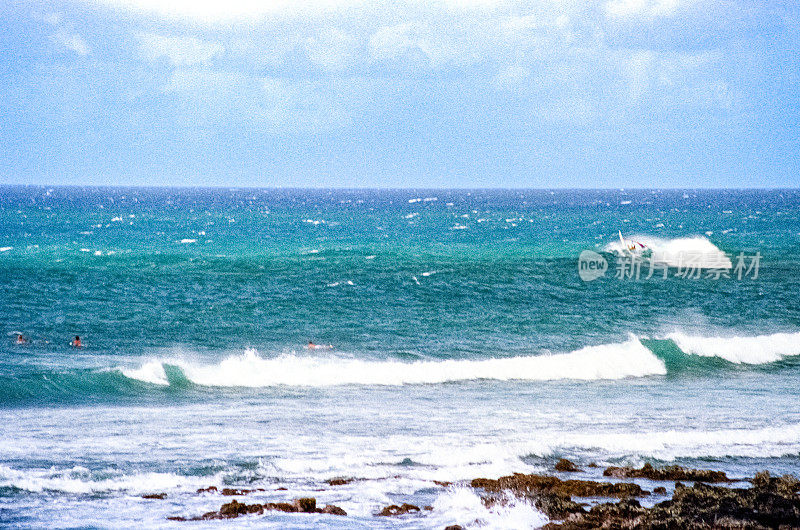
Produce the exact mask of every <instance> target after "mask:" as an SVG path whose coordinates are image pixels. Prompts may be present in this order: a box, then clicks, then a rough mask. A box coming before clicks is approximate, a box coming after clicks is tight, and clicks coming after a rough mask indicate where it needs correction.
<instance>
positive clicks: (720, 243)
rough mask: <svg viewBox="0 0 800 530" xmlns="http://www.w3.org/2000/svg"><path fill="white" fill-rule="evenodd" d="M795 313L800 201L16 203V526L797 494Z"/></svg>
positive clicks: (685, 196) (503, 195)
mask: <svg viewBox="0 0 800 530" xmlns="http://www.w3.org/2000/svg"><path fill="white" fill-rule="evenodd" d="M620 232H621V233H622V235H623V238H625V243H627V241H628V240H630V241H636V242H640V243H642V245H643V246H644V247H646V248H647V249H649V251H651V252H652V253H653V254H660V255H662V256H667V258H665V259H664V263H666V265H665V266H664V267H661V268H659V269H658V270H657V271H656V272H655V274H652V275H648V272H652V271H649V270H648V269H649V267H648V266H643V268H642V271H641V275H640V276H638V275H634V274H632V273H631V270H626V268H625V261H626V256H627V254H626V252H625V251H624V250H622V249H621V248H620V247H621V244H620V241H619V239H620V236H619V233H620ZM586 250H589V251H592V253H596V256H599V257H598V258H597V259H599V260H601V261H604V262H605V263H606V264H607V269H606V270H603V271H601V272H602V274H600V273H598V274H599V275H598V277H597V278H592V279H591V281H586V280H585V279H583V278H582V275H581V274H580V263H579V261H580V260H579V256H581V253H582V252H583V251H586ZM683 252H699V253H700V254H702V257H703V259H706V258H708V257H709V256H711V257H712V258H713V259H714V260H716V261H717V262H719V261H720V260H722V261H723V262H724V260H729V261H728V262H727V263H728V264H729V265H730V267H729V268H727V269H724V270H722V271H719V270H718V271H716V274H714V273H713V272H714V271H712V270H710V269H709V268H708V267H704V266H701V267H700V268H696V267H695V268H693V267H692V266H690V265H691V263H688V262H687V263H688V265H687V266H684V264H683V263H681V262H680V259H679V261H678V262H675V260H676V259H678V258H681V257H682V253H683ZM592 255H595V254H592ZM676 257H677V258H676ZM689 261H691V260H689ZM650 267H652V260H651V261H650ZM664 275H666V276H667V277H666V278H665V277H664ZM648 276H649V277H648ZM798 293H800V191H798V190H788V189H786V190H308V189H285V190H284V189H191V188H186V189H169V188H152V189H147V188H102V187H100V188H91V187H55V188H48V187H22V186H18V187H15V186H5V187H0V329H1V330H2V337H0V338H1V339H2V340H0V359H1V360H2V363H1V364H0V418H1V419H2V421H0V526H3V527H29V528H30V527H35V528H41V527H114V528H119V527H142V526H145V527H170V526H172V527H175V528H183V527H187V526H193V525H196V523H191V522H179V521H172V520H169V519H168V517H185V518H192V517H197V516H200V515H202V514H203V513H205V512H208V511H211V510H217V509H219V507H220V505H221V504H222V503H224V502H228V501H229V500H230V498H229V497H226V496H223V495H220V494H217V493H213V492H205V493H198V491H197V490H198V489H201V488H208V487H210V486H216V487H217V488H219V489H220V490H221V489H222V488H224V487H229V488H248V489H252V490H255V491H254V492H252V493H250V494H249V495H245V496H240V497H235V498H237V499H239V500H242V501H244V502H256V501H258V502H267V501H269V502H278V501H288V502H291V500H292V499H295V498H298V497H309V496H310V497H315V498H316V499H317V502H318V504H321V505H322V504H334V505H336V506H339V507H341V508H343V509H344V510H345V511H346V512H347V514H348V515H347V516H346V517H343V516H338V515H327V514H316V515H314V514H290V513H279V512H268V513H265V514H263V515H248V516H243V517H239V518H237V519H235V520H230V521H224V522H222V523H217V524H224V525H225V526H236V527H239V526H259V527H273V528H443V527H444V526H447V525H450V524H461V525H464V526H465V527H470V526H472V527H483V528H531V527H536V526H541V525H542V524H544V523H546V522H547V518H546V517H545V516H544V515H543V514H542V513H541V512H539V511H538V510H537V509H536V508H535V507H534V506H533V505H531V504H530V503H528V502H526V501H525V500H523V499H508V502H506V503H504V504H498V505H494V506H491V507H487V506H486V505H484V503H482V502H481V499H480V497H479V495H478V493H477V492H475V491H474V490H472V489H471V488H469V487H468V484H469V481H470V480H471V479H473V478H477V477H488V478H497V477H499V476H502V475H508V474H511V473H514V472H521V473H534V472H546V471H548V470H552V468H553V464H554V463H555V461H556V460H558V459H559V458H562V457H564V458H569V459H570V460H572V461H574V462H576V463H577V464H578V465H579V466H580V467H581V468H583V469H585V470H586V471H585V472H584V474H583V475H582V476H593V475H592V473H593V471H592V469H594V468H590V467H589V466H590V465H591V464H594V463H596V464H597V465H598V466H601V467H602V466H605V465H620V464H626V465H636V466H638V465H642V464H643V463H646V462H650V463H653V464H654V465H665V464H680V465H685V466H691V467H700V468H708V469H718V470H722V471H725V472H726V473H728V474H729V475H730V476H733V477H739V478H745V477H750V476H752V475H753V474H754V473H755V472H757V471H759V470H762V469H767V470H769V471H770V472H772V473H777V474H783V473H793V474H796V475H797V474H799V473H800V405H798V404H799V403H800V298H798ZM19 334H21V335H23V336H24V338H25V339H27V340H26V341H25V342H24V343H23V344H17V343H16V338H17V335H19ZM76 335H79V336H80V338H81V341H82V344H83V347H82V348H79V349H77V348H72V347H70V344H69V343H70V341H71V340H72V339H73V338H74V337H75V336H76ZM309 341H313V343H314V344H316V345H318V346H320V347H317V348H313V349H309V348H308V347H307V345H308V343H309ZM334 478H342V479H344V480H342V482H345V483H344V484H338V485H331V484H330V483H329V482H330V481H331V479H334ZM160 493H164V494H166V498H164V499H145V498H143V497H142V496H143V495H148V494H160ZM404 502H407V503H411V504H415V505H418V506H420V507H422V506H430V507H431V508H432V509H429V510H425V509H423V510H421V511H420V512H419V513H414V514H410V515H408V516H403V517H382V516H377V515H375V514H376V513H377V512H379V511H380V510H381V509H382V508H383V507H384V506H387V505H390V504H401V503H404Z"/></svg>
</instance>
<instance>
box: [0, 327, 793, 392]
mask: <svg viewBox="0 0 800 530" xmlns="http://www.w3.org/2000/svg"><path fill="white" fill-rule="evenodd" d="M798 357H800V332H795V333H774V334H767V335H757V336H735V335H730V336H696V335H688V334H686V333H683V332H679V331H676V332H672V333H669V334H667V335H662V336H659V337H656V338H646V337H636V336H634V335H630V337H629V338H628V339H627V340H625V341H623V342H617V343H610V344H602V345H596V346H586V347H584V348H580V349H578V350H574V351H571V352H568V353H556V354H539V355H529V356H517V357H505V358H504V357H499V358H498V357H495V358H483V359H451V360H419V361H414V362H409V361H404V360H400V359H396V358H395V359H391V358H390V359H358V358H353V357H344V356H336V354H335V353H333V352H324V353H315V354H313V355H312V354H283V355H279V356H272V357H267V356H262V355H260V354H259V353H258V352H257V351H256V350H254V349H248V350H246V351H245V352H243V353H241V354H236V355H230V356H228V357H225V358H224V359H222V360H221V361H219V362H211V363H209V362H205V363H204V362H202V361H197V360H189V359H187V358H186V357H181V356H176V357H165V358H150V359H147V360H145V361H140V362H141V364H139V365H138V366H136V365H127V366H119V367H116V368H111V367H109V368H105V369H76V370H67V371H38V370H33V371H26V372H24V373H19V374H16V375H11V374H7V375H0V396H2V397H0V406H8V405H11V406H13V405H15V404H28V405H30V404H33V403H37V402H38V403H41V404H52V403H59V404H67V403H71V402H86V401H94V400H102V401H105V400H106V399H134V400H135V399H139V398H140V397H143V396H151V395H152V396H153V397H158V396H163V395H164V394H170V395H175V394H181V393H185V392H192V391H197V392H207V391H208V390H209V389H215V388H216V389H235V388H268V387H298V388H303V387H306V388H311V387H332V386H338V385H379V386H400V385H423V384H443V383H457V382H466V381H476V380H494V381H559V380H574V381H600V380H620V379H626V378H641V377H648V376H664V375H671V376H678V375H681V374H695V375H700V376H703V377H714V376H715V374H719V373H720V371H723V370H726V369H728V370H730V369H740V370H741V369H747V367H755V366H764V367H771V366H774V368H775V369H784V368H787V367H789V366H795V365H797V364H798V363H797V362H796V361H795V359H796V358H798ZM786 363H789V364H788V365H787V364H786ZM770 369H772V368H770Z"/></svg>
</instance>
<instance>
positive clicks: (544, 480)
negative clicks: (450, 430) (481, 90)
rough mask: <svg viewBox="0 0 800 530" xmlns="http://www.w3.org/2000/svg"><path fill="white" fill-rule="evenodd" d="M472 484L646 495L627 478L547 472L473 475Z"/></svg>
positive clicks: (528, 491) (486, 487) (592, 494)
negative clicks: (492, 476)
mask: <svg viewBox="0 0 800 530" xmlns="http://www.w3.org/2000/svg"><path fill="white" fill-rule="evenodd" d="M471 485H472V487H473V488H483V489H484V490H486V491H493V492H496V491H503V490H509V491H511V492H513V493H516V494H517V495H520V496H524V495H529V494H541V493H555V494H559V495H566V496H572V495H574V496H576V497H617V498H625V497H641V496H644V495H649V494H650V493H649V492H648V491H645V490H643V489H642V488H641V487H640V486H639V485H638V484H633V483H630V482H619V483H611V482H595V481H592V480H561V479H559V478H557V477H550V476H547V475H523V474H520V473H515V474H514V475H510V476H507V477H500V478H499V479H497V480H492V479H486V478H477V479H475V480H473V481H472V483H471Z"/></svg>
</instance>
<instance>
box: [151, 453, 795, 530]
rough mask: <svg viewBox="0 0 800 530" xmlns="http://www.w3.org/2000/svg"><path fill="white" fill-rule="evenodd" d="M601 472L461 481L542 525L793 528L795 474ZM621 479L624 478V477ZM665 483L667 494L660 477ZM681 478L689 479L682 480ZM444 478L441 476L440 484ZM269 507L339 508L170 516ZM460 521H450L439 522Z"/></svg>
mask: <svg viewBox="0 0 800 530" xmlns="http://www.w3.org/2000/svg"><path fill="white" fill-rule="evenodd" d="M555 471H556V472H558V473H559V474H560V475H561V476H562V477H565V476H568V475H570V474H572V473H577V472H580V471H581V470H580V469H579V468H578V466H576V465H575V464H574V463H572V462H570V461H568V460H563V459H562V460H560V461H559V462H558V463H557V464H556V466H555ZM603 477H608V478H610V479H612V480H613V481H605V480H603V481H596V480H586V479H572V478H559V477H557V476H553V475H540V474H529V475H525V474H513V475H509V476H505V477H500V478H498V479H486V478H476V479H474V480H472V481H470V482H469V484H468V485H469V486H470V487H471V488H473V489H474V491H476V492H477V493H479V494H480V496H481V498H482V499H483V503H484V504H485V505H486V506H493V505H497V504H504V503H507V502H509V499H510V498H520V499H524V500H526V501H528V502H530V503H531V504H533V505H534V506H536V508H538V509H539V510H540V511H542V512H543V513H544V514H545V515H547V517H548V518H549V519H550V521H551V522H550V523H548V524H547V525H545V527H544V528H545V529H547V530H556V529H562V530H587V529H593V528H647V529H658V530H661V529H664V530H667V529H678V528H698V529H726V530H728V529H747V530H760V529H771V528H775V529H790V528H800V495H799V494H798V492H800V480H798V479H797V478H795V477H793V476H790V475H785V476H782V477H772V476H770V474H769V473H768V472H767V471H762V472H760V473H758V474H756V476H755V477H753V478H751V479H747V480H734V479H731V478H729V477H727V476H726V474H725V473H723V472H721V471H713V470H703V469H688V468H684V467H680V466H667V467H662V468H656V467H654V466H652V465H650V464H645V465H644V466H643V467H641V468H631V467H608V468H606V469H605V470H604V471H603ZM632 479H645V480H647V481H649V482H650V483H664V484H665V485H663V486H658V485H657V486H655V487H653V491H648V490H647V489H644V488H643V487H642V486H641V485H640V484H636V483H634V482H631V481H629V480H632ZM351 480H352V479H343V478H336V479H331V480H329V481H327V482H328V484H329V485H333V486H339V485H345V484H348V483H349V482H351ZM626 480H628V481H626ZM670 482H672V483H674V486H673V485H671V484H670V488H671V489H672V496H671V498H666V497H667V488H666V487H665V486H666V485H667V484H668V483H670ZM684 482H691V483H692V484H691V485H686V484H684ZM737 482H738V483H741V484H744V483H747V482H749V483H750V486H749V487H744V488H743V487H734V486H733V485H732V483H737ZM442 485H443V486H447V485H449V484H442ZM263 491H264V490H258V489H257V490H248V489H234V488H224V489H222V490H218V489H217V488H216V487H213V486H212V487H210V488H203V489H200V490H198V493H218V494H221V495H228V496H230V495H247V494H250V493H254V492H263ZM651 495H658V496H661V497H664V498H665V500H663V501H661V502H657V503H655V504H653V505H652V506H648V507H645V506H642V504H641V503H640V501H639V499H644V498H648V497H649V496H651ZM144 498H147V499H164V498H166V495H165V494H160V493H155V494H149V495H145V496H144ZM432 509H433V508H432V507H430V506H424V507H419V506H415V505H413V504H408V503H403V504H401V505H389V506H386V507H384V508H383V509H381V510H379V511H376V512H375V513H374V514H373V515H375V516H379V517H405V516H409V517H411V516H420V514H423V513H424V512H427V511H431V510H432ZM269 511H280V512H287V513H317V514H330V515H337V516H347V512H345V510H343V509H342V508H340V507H338V506H335V505H325V506H324V507H321V508H320V507H318V506H317V501H316V499H315V498H313V497H305V498H299V499H295V500H294V501H292V502H268V503H253V504H246V503H243V502H239V501H237V500H232V501H231V502H228V503H225V504H223V505H222V506H221V507H220V509H219V510H216V511H212V512H207V513H204V514H202V515H198V516H194V517H188V518H187V517H182V516H174V517H169V518H168V519H169V520H172V521H197V520H213V519H232V518H236V517H241V516H248V515H251V514H264V513H265V512H269ZM447 528H449V529H450V530H456V529H458V528H461V527H460V526H458V525H453V526H450V527H447Z"/></svg>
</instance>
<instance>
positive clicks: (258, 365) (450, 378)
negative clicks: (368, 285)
mask: <svg viewBox="0 0 800 530" xmlns="http://www.w3.org/2000/svg"><path fill="white" fill-rule="evenodd" d="M165 364H170V365H175V366H178V367H179V368H180V370H181V371H182V372H183V374H184V375H185V377H186V379H187V380H188V381H190V382H192V383H194V384H197V385H202V386H217V387H269V386H278V385H286V386H299V387H323V386H335V385H405V384H433V383H447V382H454V381H469V380H477V379H494V380H499V381H509V380H527V381H550V380H558V379H575V380H587V381H588V380H598V379H622V378H625V377H643V376H647V375H663V374H666V367H665V365H664V363H663V361H661V360H660V359H659V358H658V357H656V356H655V355H654V354H653V353H652V352H651V351H650V350H648V349H647V348H646V347H645V346H644V345H642V343H641V342H639V340H638V339H636V338H635V337H631V338H630V339H629V340H628V341H626V342H623V343H616V344H605V345H600V346H587V347H585V348H581V349H579V350H576V351H573V352H570V353H563V354H552V355H536V356H527V357H511V358H499V359H498V358H493V359H482V360H465V359H459V360H447V361H417V362H401V361H393V360H382V361H367V360H359V359H343V358H318V357H305V356H297V355H282V356H280V357H275V358H271V359H266V358H263V357H261V356H259V354H258V352H256V351H255V350H252V349H251V350H247V351H246V352H245V353H244V354H242V355H235V356H231V357H228V358H226V359H224V360H223V361H221V362H220V363H218V364H210V365H198V364H192V363H186V362H183V361H165ZM123 374H124V375H125V376H126V377H130V378H134V379H138V380H140V381H144V382H148V383H155V384H168V380H167V376H166V374H165V373H164V371H163V368H162V369H161V370H160V371H159V366H158V363H157V362H154V361H150V362H148V363H146V364H145V365H144V366H142V367H141V368H139V369H136V370H123Z"/></svg>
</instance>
